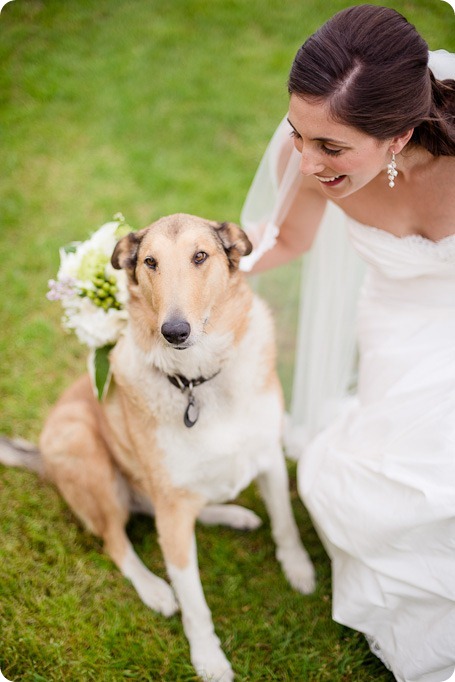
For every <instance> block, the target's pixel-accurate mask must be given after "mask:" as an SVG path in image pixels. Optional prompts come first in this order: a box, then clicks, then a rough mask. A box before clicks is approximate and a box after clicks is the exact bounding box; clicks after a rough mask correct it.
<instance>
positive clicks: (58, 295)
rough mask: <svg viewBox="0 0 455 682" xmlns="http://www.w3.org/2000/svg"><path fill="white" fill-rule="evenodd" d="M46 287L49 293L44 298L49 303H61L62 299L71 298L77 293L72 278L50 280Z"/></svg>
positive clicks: (74, 281)
mask: <svg viewBox="0 0 455 682" xmlns="http://www.w3.org/2000/svg"><path fill="white" fill-rule="evenodd" d="M48 286H49V291H48V292H47V294H46V298H47V299H49V301H61V300H62V299H63V298H68V297H69V296H73V295H74V294H75V293H76V292H77V287H76V280H75V279H74V277H62V278H61V279H60V280H55V279H50V280H49V282H48Z"/></svg>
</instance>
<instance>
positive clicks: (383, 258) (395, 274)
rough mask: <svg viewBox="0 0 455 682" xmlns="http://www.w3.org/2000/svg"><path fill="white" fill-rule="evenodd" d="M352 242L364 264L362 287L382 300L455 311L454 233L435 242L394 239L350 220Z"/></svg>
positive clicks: (388, 234)
mask: <svg viewBox="0 0 455 682" xmlns="http://www.w3.org/2000/svg"><path fill="white" fill-rule="evenodd" d="M349 233H350V238H351V242H352V244H353V246H354V248H355V250H356V251H357V252H358V254H359V255H360V257H361V258H362V259H363V260H364V261H365V262H366V263H367V266H368V271H367V277H366V282H365V286H366V287H367V289H368V290H369V293H370V295H371V296H374V295H377V296H379V297H381V298H383V299H384V300H386V299H387V300H388V301H396V302H408V303H416V304H419V305H424V306H425V305H431V306H436V307H438V308H440V307H447V306H449V307H451V306H453V307H454V309H455V234H454V235H450V236H448V237H445V238H444V239H441V240H440V241H438V242H434V241H431V240H429V239H427V238H425V237H422V236H420V235H408V236H406V237H397V236H395V235H393V234H391V233H390V232H386V231H385V230H381V229H378V228H375V227H369V226H366V225H363V224H361V223H358V222H356V221H354V220H350V221H349Z"/></svg>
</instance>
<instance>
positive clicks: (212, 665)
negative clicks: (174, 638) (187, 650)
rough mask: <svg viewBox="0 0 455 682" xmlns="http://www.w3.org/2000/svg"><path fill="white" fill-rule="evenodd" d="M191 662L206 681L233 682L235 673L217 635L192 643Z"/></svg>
mask: <svg viewBox="0 0 455 682" xmlns="http://www.w3.org/2000/svg"><path fill="white" fill-rule="evenodd" d="M191 662H192V664H193V666H194V669H195V670H196V672H197V674H198V675H199V677H200V678H201V680H204V682H232V680H233V679H234V673H233V671H232V668H231V665H230V663H229V661H228V660H227V658H226V656H225V655H224V653H223V650H222V649H221V647H220V644H219V640H218V637H216V635H214V636H213V638H212V639H211V640H209V641H207V639H205V640H203V641H201V642H198V643H193V644H192V645H191Z"/></svg>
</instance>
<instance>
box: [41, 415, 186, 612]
mask: <svg viewBox="0 0 455 682" xmlns="http://www.w3.org/2000/svg"><path fill="white" fill-rule="evenodd" d="M67 408H68V415H67V419H62V417H64V416H65V414H64V413H63V412H64V409H65V410H66V409H67ZM74 414H77V418H75V417H74ZM58 416H59V419H58V420H56V421H54V420H53V419H52V418H51V420H49V421H48V423H47V424H46V426H45V429H44V431H43V434H42V436H41V441H40V446H41V451H42V453H43V457H44V461H45V465H46V473H47V474H48V475H49V477H50V479H51V480H52V481H53V482H54V483H55V485H56V486H57V488H58V489H59V491H60V493H61V494H62V496H63V497H64V499H65V500H66V502H67V503H68V505H69V506H70V507H71V509H72V510H73V512H74V513H75V514H76V516H77V517H78V518H79V519H80V520H81V521H82V522H83V523H84V525H85V526H86V527H87V528H88V529H89V530H90V531H91V532H92V533H94V535H96V536H98V537H100V538H101V539H102V540H103V543H104V549H105V551H106V553H107V554H108V555H109V556H110V558H111V559H112V560H113V562H114V563H115V564H116V565H117V567H118V568H119V569H120V571H121V572H122V574H123V575H124V576H125V577H127V578H128V579H129V580H131V582H132V583H133V586H134V587H135V589H136V591H137V593H138V595H139V597H140V598H141V600H142V601H143V602H144V604H146V605H147V606H149V607H150V608H152V609H154V610H156V611H159V612H160V613H163V614H164V615H166V616H169V615H171V614H173V613H175V611H176V610H177V609H178V605H177V602H176V600H175V597H174V593H173V590H172V588H171V586H170V585H169V584H168V583H167V582H166V581H165V580H162V579H161V578H159V577H158V576H156V575H154V574H153V573H152V572H151V571H149V570H148V569H147V568H146V566H145V565H144V564H143V563H142V562H141V560H140V559H139V557H138V556H137V554H136V553H135V551H134V549H133V547H132V545H131V543H130V541H129V539H128V537H127V535H126V531H125V526H126V522H127V520H128V517H129V491H128V488H127V486H126V483H125V481H124V480H123V478H122V477H121V476H120V474H119V472H118V471H117V469H116V468H115V466H114V464H113V461H112V459H111V457H110V456H109V452H108V450H107V447H106V444H105V442H104V440H103V439H102V438H101V436H100V435H99V434H98V433H97V431H96V430H94V428H93V421H92V420H91V419H90V415H87V414H86V415H85V419H84V418H83V417H84V406H83V405H82V406H81V405H78V406H77V409H76V410H75V409H74V406H73V405H68V406H65V408H62V409H60V410H59V414H58Z"/></svg>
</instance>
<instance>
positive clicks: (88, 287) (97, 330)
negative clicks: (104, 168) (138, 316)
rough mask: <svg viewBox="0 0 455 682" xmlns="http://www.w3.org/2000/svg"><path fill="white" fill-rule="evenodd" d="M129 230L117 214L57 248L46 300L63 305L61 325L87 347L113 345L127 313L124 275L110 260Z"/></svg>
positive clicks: (123, 324) (126, 292) (120, 331)
mask: <svg viewBox="0 0 455 682" xmlns="http://www.w3.org/2000/svg"><path fill="white" fill-rule="evenodd" d="M128 231H131V228H129V227H128V225H126V223H125V220H124V218H123V216H121V214H118V215H117V216H116V220H114V221H112V222H109V223H106V224H105V225H102V226H101V227H100V228H99V229H98V230H97V231H96V232H95V233H94V234H93V235H92V236H91V237H90V239H87V240H86V241H85V242H74V243H73V244H70V245H69V247H66V248H62V249H60V268H59V271H58V273H57V280H49V292H48V294H47V297H48V298H49V299H50V300H60V301H61V303H62V306H63V310H64V315H63V319H62V322H63V326H64V327H65V328H66V329H69V330H72V331H74V332H75V334H76V336H77V337H78V339H79V340H80V341H81V343H84V344H85V345H87V346H88V347H89V348H90V349H96V348H102V347H104V346H107V345H114V344H115V343H116V342H117V340H118V338H119V336H120V334H121V333H122V331H123V329H124V327H125V325H126V322H127V319H128V313H127V311H126V310H125V306H126V303H127V301H128V288H127V277H126V274H125V272H124V271H123V270H115V269H114V268H113V267H112V265H111V262H110V259H111V255H112V252H113V251H114V248H115V245H116V243H117V241H118V239H119V237H120V236H122V235H123V234H125V233H126V232H128Z"/></svg>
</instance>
